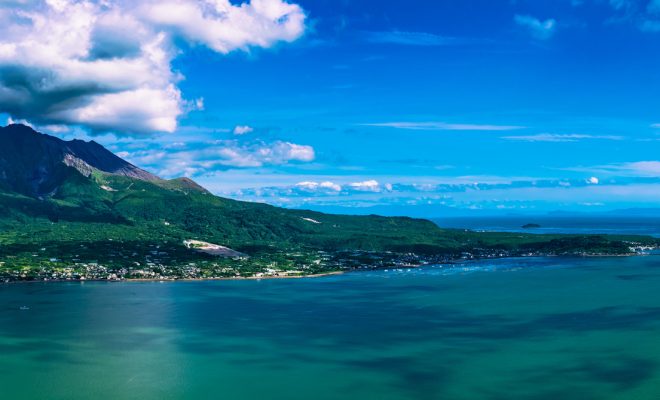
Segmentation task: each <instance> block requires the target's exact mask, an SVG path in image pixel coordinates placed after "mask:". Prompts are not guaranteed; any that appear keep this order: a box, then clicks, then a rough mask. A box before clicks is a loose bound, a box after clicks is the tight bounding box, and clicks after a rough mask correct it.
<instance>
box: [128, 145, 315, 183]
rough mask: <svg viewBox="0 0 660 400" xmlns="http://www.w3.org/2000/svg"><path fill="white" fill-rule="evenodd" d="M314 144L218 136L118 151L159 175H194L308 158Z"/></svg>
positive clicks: (308, 159) (312, 151) (308, 160)
mask: <svg viewBox="0 0 660 400" xmlns="http://www.w3.org/2000/svg"><path fill="white" fill-rule="evenodd" d="M315 156H316V155H315V152H314V148H313V147H311V146H306V145H300V144H295V143H290V142H283V141H275V142H271V143H266V142H262V141H254V142H247V143H245V142H241V141H238V140H219V141H216V142H213V143H189V144H188V145H187V146H185V147H184V146H171V147H169V148H168V149H167V151H165V150H163V149H162V148H156V149H147V150H138V151H134V152H130V153H126V152H124V153H122V155H121V157H123V158H127V159H128V160H129V161H130V162H132V163H134V164H136V165H140V166H143V167H145V168H147V169H149V170H150V171H153V172H155V173H157V174H159V175H162V176H163V177H176V176H180V175H181V174H184V175H186V176H194V175H199V174H203V173H208V172H211V171H215V170H218V169H226V168H258V167H264V166H270V165H283V164H287V163H290V162H301V163H305V162H311V161H314V159H315Z"/></svg>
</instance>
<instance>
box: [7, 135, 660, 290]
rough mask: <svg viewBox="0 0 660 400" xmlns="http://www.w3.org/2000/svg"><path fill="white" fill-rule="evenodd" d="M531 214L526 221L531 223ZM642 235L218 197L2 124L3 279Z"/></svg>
mask: <svg viewBox="0 0 660 400" xmlns="http://www.w3.org/2000/svg"><path fill="white" fill-rule="evenodd" d="M531 225H532V224H529V225H526V227H531ZM658 244H660V242H659V240H658V239H654V238H650V237H643V236H604V235H533V234H521V233H496V232H472V231H467V230H460V229H442V228H440V227H439V226H437V225H436V224H434V223H433V222H431V221H428V220H424V219H413V218H405V217H398V218H390V217H380V216H376V215H369V216H352V215H332V214H323V213H319V212H313V211H305V210H291V209H284V208H278V207H273V206H270V205H266V204H259V203H249V202H241V201H236V200H230V199H226V198H221V197H217V196H214V195H213V194H211V193H210V192H209V191H207V190H206V189H204V188H203V187H201V186H200V185H198V184H197V183H195V182H194V181H192V180H190V179H188V178H179V179H172V180H166V179H162V178H160V177H158V176H155V175H153V174H151V173H149V172H147V171H144V170H142V169H140V168H139V167H137V166H135V165H132V164H130V163H128V162H127V161H125V160H123V159H121V158H120V157H118V156H116V155H115V154H113V153H112V152H110V151H108V150H107V149H105V148H104V147H103V146H101V145H100V144H98V143H96V142H84V141H81V140H73V141H63V140H60V139H58V138H55V137H52V136H48V135H44V134H41V133H38V132H36V131H34V130H33V129H32V128H30V127H27V126H24V125H10V126H7V127H4V128H0V281H4V282H10V281H34V280H39V281H61V280H128V279H149V280H173V279H242V278H276V277H300V276H313V275H319V274H327V273H335V272H343V271H352V270H357V269H363V268H404V267H406V268H407V267H414V266H419V265H424V264H429V263H447V262H453V261H456V260H464V259H473V258H492V257H512V256H541V255H630V254H635V253H636V252H637V251H639V250H642V249H648V248H655V247H657V246H658Z"/></svg>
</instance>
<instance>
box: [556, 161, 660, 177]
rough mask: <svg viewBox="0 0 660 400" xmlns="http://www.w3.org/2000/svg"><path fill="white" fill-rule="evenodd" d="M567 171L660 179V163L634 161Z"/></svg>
mask: <svg viewBox="0 0 660 400" xmlns="http://www.w3.org/2000/svg"><path fill="white" fill-rule="evenodd" d="M566 170H569V171H578V172H590V173H597V174H603V175H609V176H626V177H637V178H660V161H635V162H626V163H619V164H608V165H597V166H592V167H575V168H566Z"/></svg>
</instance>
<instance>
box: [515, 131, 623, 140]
mask: <svg viewBox="0 0 660 400" xmlns="http://www.w3.org/2000/svg"><path fill="white" fill-rule="evenodd" d="M502 139H505V140H515V141H520V142H577V141H580V140H623V139H624V138H623V136H612V135H580V134H568V135H558V134H553V133H540V134H538V135H526V136H524V135H523V136H504V137H502Z"/></svg>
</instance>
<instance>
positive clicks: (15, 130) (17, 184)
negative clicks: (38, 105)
mask: <svg viewBox="0 0 660 400" xmlns="http://www.w3.org/2000/svg"><path fill="white" fill-rule="evenodd" d="M70 168H73V169H75V170H77V171H78V172H79V173H80V174H81V175H83V176H86V177H89V176H90V175H92V174H93V173H94V172H102V173H107V174H111V175H118V176H126V177H129V178H135V179H140V180H146V181H158V180H160V178H159V177H157V176H155V175H153V174H151V173H149V172H147V171H145V170H142V169H140V168H138V167H136V166H134V165H132V164H131V163H129V162H127V161H124V160H122V159H121V158H119V157H117V156H116V155H114V154H113V153H112V152H110V151H108V150H107V149H105V148H104V147H103V146H101V145H100V144H98V143H96V142H94V141H91V142H85V141H82V140H72V141H68V142H67V141H63V140H61V139H59V138H56V137H53V136H49V135H44V134H41V133H38V132H36V131H34V130H33V129H32V128H30V127H28V126H25V125H19V124H14V125H9V126H7V127H4V128H0V187H2V188H4V189H5V190H10V191H14V192H18V193H21V194H25V195H28V196H33V197H48V196H51V195H53V194H54V193H55V192H56V191H57V189H58V187H59V186H60V185H62V184H63V183H64V181H65V180H66V179H67V178H68V177H69V175H70V172H71V171H70Z"/></svg>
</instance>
